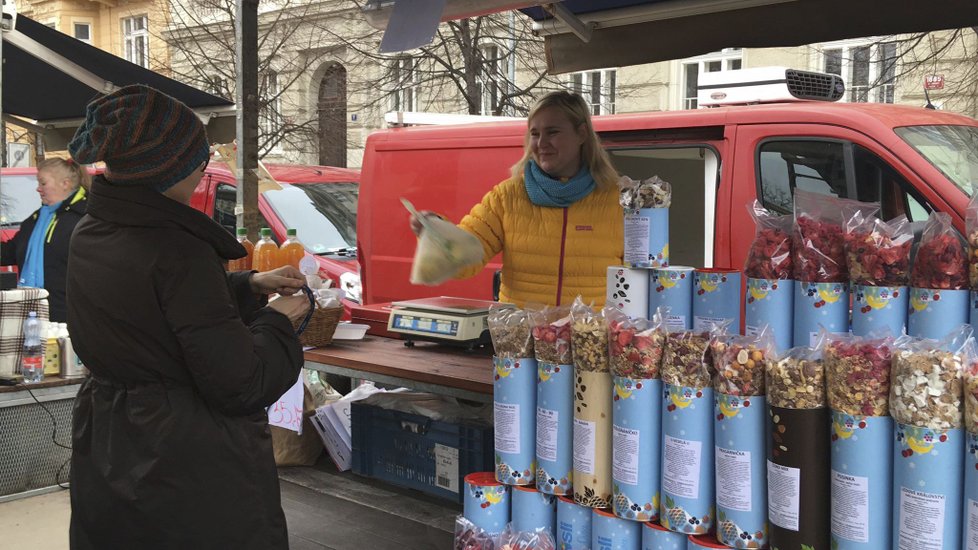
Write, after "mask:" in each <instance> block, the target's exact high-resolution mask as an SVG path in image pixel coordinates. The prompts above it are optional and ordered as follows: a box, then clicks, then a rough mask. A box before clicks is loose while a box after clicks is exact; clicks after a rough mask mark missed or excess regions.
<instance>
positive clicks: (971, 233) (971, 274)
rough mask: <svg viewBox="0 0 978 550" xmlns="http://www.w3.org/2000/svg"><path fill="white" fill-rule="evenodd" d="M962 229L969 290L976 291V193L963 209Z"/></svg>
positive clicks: (977, 212) (977, 270)
mask: <svg viewBox="0 0 978 550" xmlns="http://www.w3.org/2000/svg"><path fill="white" fill-rule="evenodd" d="M964 228H965V233H966V234H967V240H968V279H969V280H970V282H971V288H972V289H973V290H978V193H975V194H974V195H972V196H971V201H969V202H968V208H967V209H965V214H964Z"/></svg>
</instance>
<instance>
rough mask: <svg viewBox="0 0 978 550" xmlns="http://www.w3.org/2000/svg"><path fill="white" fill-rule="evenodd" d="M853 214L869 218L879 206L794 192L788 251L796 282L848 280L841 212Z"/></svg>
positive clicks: (877, 210) (806, 192) (819, 194)
mask: <svg viewBox="0 0 978 550" xmlns="http://www.w3.org/2000/svg"><path fill="white" fill-rule="evenodd" d="M857 210H858V211H860V212H862V213H863V215H865V216H872V215H875V214H876V213H877V212H879V205H876V204H869V203H862V202H858V201H854V200H849V199H840V198H838V197H833V196H831V195H823V194H821V193H812V192H809V191H802V190H798V189H796V190H795V224H794V231H793V233H792V249H793V250H794V254H795V261H794V270H795V277H794V278H795V279H796V280H798V281H805V282H809V283H842V282H847V281H848V280H849V269H848V267H847V266H846V251H845V235H844V232H843V228H842V223H843V220H842V217H843V214H842V212H843V211H850V212H853V211H857Z"/></svg>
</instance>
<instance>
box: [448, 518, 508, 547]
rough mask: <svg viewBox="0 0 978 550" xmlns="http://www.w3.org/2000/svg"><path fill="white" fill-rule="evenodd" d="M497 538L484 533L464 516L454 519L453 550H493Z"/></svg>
mask: <svg viewBox="0 0 978 550" xmlns="http://www.w3.org/2000/svg"><path fill="white" fill-rule="evenodd" d="M497 539H498V536H493V535H490V534H489V533H486V532H485V531H484V530H483V529H482V528H480V527H478V526H476V525H475V524H474V523H472V522H471V521H469V520H467V519H465V517H464V516H458V517H456V518H455V541H454V544H453V546H452V548H454V550H493V549H494V548H496V542H497Z"/></svg>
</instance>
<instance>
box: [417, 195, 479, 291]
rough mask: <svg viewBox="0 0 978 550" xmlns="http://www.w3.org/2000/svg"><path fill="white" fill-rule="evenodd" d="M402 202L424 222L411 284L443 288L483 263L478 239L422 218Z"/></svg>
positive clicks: (432, 218)
mask: <svg viewBox="0 0 978 550" xmlns="http://www.w3.org/2000/svg"><path fill="white" fill-rule="evenodd" d="M401 202H402V203H403V204H404V207H405V208H407V209H408V212H410V213H411V215H412V216H415V217H416V218H417V219H418V221H419V222H421V233H420V234H419V235H418V246H417V248H416V249H415V251H414V262H413V263H412V264H411V284H413V285H429V286H434V285H440V284H441V283H444V282H445V281H447V280H449V279H451V278H452V277H454V276H455V274H456V273H458V272H459V271H461V270H462V269H465V268H466V267H469V266H473V265H477V264H479V263H481V262H482V256H483V254H484V251H483V249H482V243H480V242H479V239H477V238H476V237H475V235H473V234H471V233H469V232H468V231H466V230H464V229H461V228H459V227H458V226H456V225H455V224H453V223H452V222H449V221H446V220H443V219H441V218H439V217H437V216H420V215H418V212H417V211H416V210H415V209H414V206H412V205H411V203H410V202H408V201H407V200H406V199H403V198H402V199H401Z"/></svg>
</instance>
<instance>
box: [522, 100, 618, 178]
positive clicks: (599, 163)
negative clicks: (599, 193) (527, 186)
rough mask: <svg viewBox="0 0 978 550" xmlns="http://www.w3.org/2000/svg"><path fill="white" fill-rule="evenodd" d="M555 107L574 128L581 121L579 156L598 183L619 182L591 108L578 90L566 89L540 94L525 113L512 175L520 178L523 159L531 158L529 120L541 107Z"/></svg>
mask: <svg viewBox="0 0 978 550" xmlns="http://www.w3.org/2000/svg"><path fill="white" fill-rule="evenodd" d="M549 107H556V108H557V109H560V111H561V112H562V113H564V114H565V115H567V118H568V119H570V122H571V126H573V128H574V129H575V130H577V129H578V128H579V127H580V126H581V125H582V124H583V125H584V128H585V132H584V143H583V144H582V145H581V160H582V161H583V162H586V163H587V166H588V168H589V169H590V170H591V177H592V178H594V181H595V183H597V184H598V185H615V184H616V183H617V182H618V171H617V170H615V167H614V166H612V165H611V159H610V158H609V157H608V153H607V152H605V150H604V148H603V147H601V142H600V140H599V139H598V135H597V134H596V133H594V126H592V125H591V109H590V107H588V104H587V102H585V101H584V98H582V97H581V96H579V95H578V94H575V93H572V92H566V91H560V92H550V93H549V94H547V95H545V96H543V97H541V98H540V99H539V100H538V101H537V102H536V103H535V104H534V105H533V108H532V109H530V114H529V116H527V117H526V136H525V137H524V138H523V158H521V159H520V161H519V162H517V163H516V164H514V165H513V168H512V174H513V177H514V178H522V177H523V172H524V170H525V169H526V163H527V162H529V161H530V158H531V157H532V153H531V152H530V121H532V120H533V117H534V116H535V115H536V114H537V113H539V112H540V111H541V110H543V109H547V108H549Z"/></svg>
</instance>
